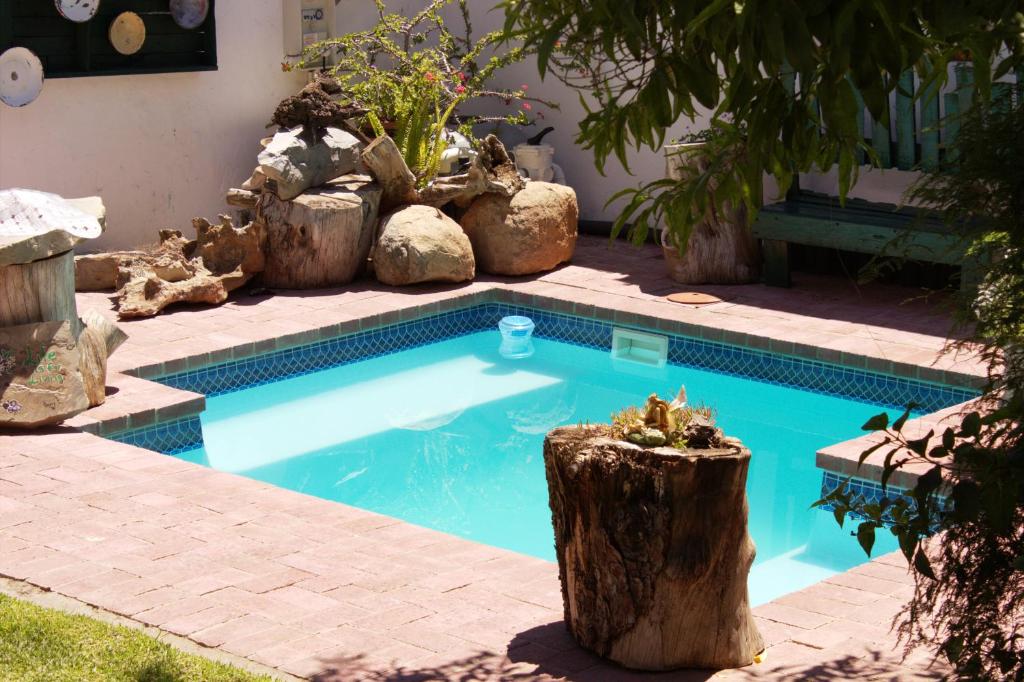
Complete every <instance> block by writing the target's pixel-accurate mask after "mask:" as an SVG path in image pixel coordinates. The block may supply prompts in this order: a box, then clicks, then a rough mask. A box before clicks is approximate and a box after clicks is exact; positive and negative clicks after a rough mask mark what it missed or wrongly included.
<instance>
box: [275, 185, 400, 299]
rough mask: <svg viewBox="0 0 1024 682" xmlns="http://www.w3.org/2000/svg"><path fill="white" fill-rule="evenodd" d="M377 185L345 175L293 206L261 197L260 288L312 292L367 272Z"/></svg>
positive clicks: (311, 191) (372, 236)
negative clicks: (262, 245)
mask: <svg viewBox="0 0 1024 682" xmlns="http://www.w3.org/2000/svg"><path fill="white" fill-rule="evenodd" d="M380 196H381V190H380V185H378V184H377V183H375V182H373V181H372V180H371V178H370V177H369V176H366V175H345V176H342V177H340V178H336V179H335V180H332V181H330V182H329V183H327V184H326V185H324V186H323V187H319V188H317V189H311V190H309V191H307V192H304V193H303V194H302V195H300V196H298V197H296V198H294V199H292V200H291V201H282V200H280V199H278V198H276V197H275V196H274V195H273V194H264V195H262V198H261V199H260V202H259V204H258V206H257V213H256V222H257V223H259V224H260V225H261V226H262V228H263V231H264V233H265V235H266V240H267V241H266V254H267V264H266V268H264V270H263V284H264V286H267V287H272V288H281V289H314V288H317V287H330V286H338V285H341V284H348V283H349V282H351V281H352V280H353V278H355V276H356V275H357V274H359V273H360V272H362V271H363V270H364V269H365V267H366V260H367V258H369V256H370V249H371V248H372V247H373V238H374V234H375V232H376V230H377V208H378V206H379V204H380Z"/></svg>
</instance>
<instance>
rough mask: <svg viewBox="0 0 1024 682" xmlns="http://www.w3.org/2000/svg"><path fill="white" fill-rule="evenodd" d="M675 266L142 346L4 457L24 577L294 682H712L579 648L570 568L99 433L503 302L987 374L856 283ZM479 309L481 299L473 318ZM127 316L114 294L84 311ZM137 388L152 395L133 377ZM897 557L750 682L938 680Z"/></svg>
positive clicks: (454, 292)
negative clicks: (627, 664)
mask: <svg viewBox="0 0 1024 682" xmlns="http://www.w3.org/2000/svg"><path fill="white" fill-rule="evenodd" d="M659 257H660V256H658V253H657V251H656V250H653V249H643V250H632V249H629V248H628V247H622V246H619V247H616V248H615V249H614V250H611V249H609V248H608V246H607V242H605V241H604V240H600V239H594V238H584V239H582V240H581V243H580V247H579V249H578V251H577V259H576V262H575V263H574V264H573V265H571V266H568V267H565V268H562V269H560V270H557V271H555V272H553V273H549V274H547V275H544V276H542V277H537V278H532V279H528V280H515V281H505V280H500V279H494V278H491V279H481V280H478V281H477V282H475V283H473V284H471V285H466V286H457V287H447V288H415V289H403V290H392V289H388V288H384V287H380V286H377V285H375V284H373V283H372V282H369V281H363V282H357V283H355V284H353V285H352V286H351V287H347V288H346V289H345V290H328V291H317V292H290V293H283V294H278V295H274V296H256V297H240V298H238V299H237V300H233V301H232V302H230V303H228V304H226V305H224V306H221V307H218V308H186V309H183V310H180V311H177V312H171V313H168V314H165V315H161V316H160V317H157V318H154V319H151V320H142V321H135V322H128V323H124V328H125V330H126V331H127V332H128V333H129V334H130V340H129V342H128V343H127V344H125V346H124V347H123V348H122V349H121V350H120V351H119V352H118V353H117V354H116V355H115V356H114V357H113V358H112V359H111V377H110V380H109V381H108V384H109V385H110V397H109V399H108V402H107V404H105V405H103V406H101V407H99V408H96V409H94V410H91V411H90V412H89V413H86V414H85V415H82V416H80V417H78V418H76V419H75V420H73V421H72V422H70V423H69V424H68V425H66V426H63V427H60V428H56V429H52V430H50V431H47V432H45V433H36V434H30V435H0V574H3V575H6V576H9V577H12V578H16V579H19V580H25V581H28V582H30V583H32V584H35V585H39V586H42V587H45V588H49V589H52V590H55V591H57V592H59V593H61V594H64V595H68V596H70V597H73V598H75V599H78V600H81V601H83V602H86V603H89V604H93V605H95V606H97V607H100V608H103V609H106V610H109V611H112V612H115V613H118V614H123V615H126V616H130V617H132V618H134V619H136V620H138V621H141V622H144V623H147V624H151V625H155V626H157V627H159V628H161V629H163V630H166V631H168V632H172V633H175V634H179V635H182V636H185V637H188V638H189V639H191V640H194V641H196V642H199V643H201V644H203V645H206V646H210V647H218V648H220V649H223V650H225V651H228V652H230V653H233V654H236V655H239V656H243V657H246V658H249V659H251V660H253V661H256V662H258V663H261V664H265V665H269V666H271V667H274V668H278V669H280V670H282V671H284V672H287V673H290V674H294V675H298V676H303V677H316V678H317V679H338V680H356V679H368V680H394V679H397V680H419V679H424V680H425V679H531V680H532V679H570V680H617V679H658V680H690V679H700V680H703V679H707V678H709V677H711V676H712V673H711V672H683V673H673V674H663V675H637V674H632V673H627V672H624V671H621V670H618V669H616V668H614V667H611V666H608V665H605V664H603V663H601V662H600V661H599V660H597V659H596V658H594V657H593V656H591V655H589V654H587V653H585V652H583V651H581V650H580V649H579V648H577V647H576V646H575V644H574V643H573V641H572V640H571V638H570V637H569V636H568V634H567V633H566V631H565V629H564V626H563V624H562V622H561V596H560V593H559V589H558V579H557V568H556V566H555V565H554V564H551V563H548V562H544V561H541V560H538V559H533V558H530V557H527V556H524V555H520V554H515V553H512V552H508V551H505V550H501V549H496V548H493V547H489V546H485V545H480V544H476V543H473V542H469V541H466V540H462V539H458V538H455V537H452V536H449V535H445V534H443V533H438V532H435V531H431V530H428V529H424V528H420V527H416V526H412V525H410V524H407V523H404V522H402V521H398V520H396V519H393V518H389V517H384V516H380V515H377V514H373V513H370V512H366V511H362V510H359V509H355V508H352V507H348V506H345V505H342V504H338V503H334V502H328V501H324V500H320V499H317V498H312V497H308V496H305V495H302V494H300V493H295V492H291V491H288V490H283V489H279V488H275V487H273V486H270V485H267V484H264V483H261V482H258V481H254V480H250V479H245V478H241V477H238V476H234V475H231V474H227V473H222V472H217V471H214V470H210V469H206V468H203V467H200V466H197V465H193V464H190V463H187V462H183V461H180V460H177V459H174V458H172V457H167V456H164V455H160V454H157V453H153V452H150V451H146V450H141V449H138V448H135V447H132V446H129V445H124V444H120V443H115V442H112V441H108V440H105V439H102V438H99V437H97V436H96V435H93V434H92V433H88V432H85V431H83V429H87V430H89V431H93V432H97V433H108V432H113V431H117V430H123V429H124V428H127V427H135V426H143V425H147V424H151V423H153V422H154V421H156V420H166V419H170V418H173V417H177V416H181V415H184V414H192V413H195V412H196V411H197V410H199V409H201V406H202V404H203V399H202V396H197V395H195V394H189V393H186V392H183V391H177V390H175V389H171V388H167V387H164V386H161V385H159V384H155V383H153V382H150V381H146V380H145V379H143V378H139V376H155V375H157V374H159V373H163V372H169V371H175V370H180V369H184V368H187V367H194V366H201V365H203V364H207V363H210V362H216V361H221V360H226V359H230V358H232V357H244V356H247V355H251V354H253V353H258V352H265V351H267V350H271V349H274V348H279V347H285V346H288V345H296V344H299V343H304V342H309V341H312V340H316V339H319V338H326V337H330V336H334V335H337V334H339V333H345V332H350V331H355V330H357V329H361V328H370V327H373V326H377V325H380V324H383V323H388V322H393V321H397V320H401V319H411V318H413V317H416V316H418V315H422V314H424V313H428V312H435V311H437V310H441V309H447V308H449V307H454V306H457V305H462V304H465V303H466V302H467V301H468V300H473V299H476V298H477V297H485V298H486V297H492V298H493V297H499V298H501V299H502V300H509V301H513V302H517V303H526V304H531V305H542V306H544V307H551V308H552V309H556V310H568V311H573V312H577V313H579V314H583V315H595V314H596V315H602V316H606V317H611V318H612V319H614V320H615V321H617V322H622V323H632V324H642V325H645V326H654V327H657V328H661V329H666V330H670V331H676V332H682V333H689V334H692V335H698V336H700V335H703V336H705V337H707V338H712V339H715V340H725V341H729V342H739V343H744V344H746V345H750V346H754V347H759V348H770V349H772V350H778V351H782V352H787V353H791V354H796V355H802V356H806V357H816V358H820V359H825V360H832V361H841V362H843V363H844V364H852V365H854V366H861V367H869V368H871V369H879V370H884V371H890V372H895V373H900V374H905V375H910V376H918V377H921V378H926V379H945V380H949V381H954V382H957V383H961V384H965V383H971V382H976V378H977V377H979V376H981V373H982V367H981V366H980V365H979V363H978V362H977V361H976V360H974V359H972V358H970V357H968V356H966V355H964V354H962V353H961V354H946V355H941V356H940V355H939V354H940V351H941V350H942V349H943V347H944V345H945V343H946V337H947V335H948V332H949V331H950V329H949V322H948V319H949V318H948V315H947V313H946V310H945V308H944V303H943V301H941V300H940V301H923V300H916V301H913V302H908V303H902V302H903V300H904V299H906V298H907V297H908V295H913V293H914V292H908V291H907V290H905V289H897V288H891V287H884V286H871V287H864V288H861V289H856V288H855V287H854V286H853V285H852V284H851V283H849V282H847V281H844V280H840V279H833V278H822V277H804V278H800V279H797V287H796V288H795V289H793V290H789V291H786V290H778V289H774V290H773V289H768V288H765V287H762V286H747V287H703V288H701V289H703V290H707V291H713V292H714V293H717V294H719V295H721V296H722V297H723V298H725V299H726V300H725V301H724V302H723V303H720V304H716V305H714V306H709V307H705V308H692V307H686V306H680V305H678V304H673V303H668V302H666V301H664V299H663V295H664V294H666V293H668V292H669V291H672V290H676V289H677V288H678V287H676V286H674V285H673V284H672V283H671V282H670V281H668V280H667V279H666V278H665V277H664V276H663V274H662V273H663V272H664V269H663V265H662V264H661V263H660V262H658V258H659ZM467 297H469V298H467ZM90 307H96V308H100V309H101V310H103V311H109V310H110V304H109V302H108V300H107V298H106V297H105V296H104V295H101V294H85V295H80V297H79V309H80V310H81V311H84V310H87V309H88V308H90ZM128 372H131V373H132V374H137V375H139V376H131V375H129V374H128ZM910 585H911V582H910V578H909V576H908V575H907V573H906V570H905V568H904V566H903V561H902V559H901V558H899V557H897V556H893V555H889V556H884V557H881V558H879V559H876V560H875V561H873V562H870V563H868V564H865V565H863V566H860V567H858V568H855V569H853V570H851V571H849V572H847V573H844V574H840V575H837V576H835V577H833V578H830V579H829V580H827V581H825V582H823V583H819V584H817V585H813V586H811V587H809V588H807V589H805V590H802V591H800V592H796V593H793V594H790V595H787V596H785V597H782V598H780V599H778V600H776V601H774V602H772V603H769V604H766V605H764V606H761V607H759V608H757V609H755V613H756V615H757V618H758V623H759V625H760V627H761V630H762V633H763V634H764V635H765V637H766V639H767V640H768V643H769V649H768V652H767V660H766V662H765V663H763V664H761V665H758V666H753V667H751V668H747V669H743V670H735V671H721V672H718V673H717V674H716V675H715V676H716V677H723V678H728V679H736V678H747V677H768V678H785V679H835V678H858V679H878V680H882V679H885V680H888V679H932V678H935V677H937V676H938V673H937V672H936V671H935V670H931V669H929V668H928V663H929V661H930V656H929V655H928V653H927V652H914V653H913V654H912V655H910V656H909V657H908V658H907V659H906V660H905V661H902V660H901V658H900V656H899V654H898V652H895V651H893V648H892V647H893V641H894V637H893V636H892V635H891V634H890V633H889V625H890V622H891V619H892V618H893V616H894V615H895V614H896V613H897V612H898V611H899V609H900V606H901V604H902V601H903V600H904V599H905V598H906V597H907V596H908V595H909V594H910V589H911V587H910Z"/></svg>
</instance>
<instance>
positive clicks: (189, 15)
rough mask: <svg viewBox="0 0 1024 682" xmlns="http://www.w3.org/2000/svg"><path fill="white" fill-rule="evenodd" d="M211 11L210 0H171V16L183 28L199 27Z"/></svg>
mask: <svg viewBox="0 0 1024 682" xmlns="http://www.w3.org/2000/svg"><path fill="white" fill-rule="evenodd" d="M209 11H210V3H209V0H171V17H172V18H173V19H174V23H176V24H177V25H178V26H181V27H182V28H189V29H191V28H199V26H201V25H202V23H203V22H204V21H206V14H207V13H208V12H209Z"/></svg>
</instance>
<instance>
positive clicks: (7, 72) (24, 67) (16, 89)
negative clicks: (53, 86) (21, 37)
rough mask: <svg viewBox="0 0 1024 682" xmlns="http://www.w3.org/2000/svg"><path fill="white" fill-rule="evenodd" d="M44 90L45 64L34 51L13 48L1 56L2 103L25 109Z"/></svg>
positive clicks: (0, 90) (0, 92) (0, 94)
mask: <svg viewBox="0 0 1024 682" xmlns="http://www.w3.org/2000/svg"><path fill="white" fill-rule="evenodd" d="M42 90H43V63H42V62H41V61H39V57H37V56H36V55H35V53H34V52H32V50H30V49H28V48H25V47H12V48H11V49H9V50H7V51H6V52H4V53H3V54H0V102H3V103H4V104H7V105H9V106H12V107H23V106H25V105H26V104H29V103H31V102H32V101H33V100H34V99H35V98H36V97H39V93H40V92H42Z"/></svg>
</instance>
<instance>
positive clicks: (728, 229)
mask: <svg viewBox="0 0 1024 682" xmlns="http://www.w3.org/2000/svg"><path fill="white" fill-rule="evenodd" d="M702 147H703V145H702V144H700V143H693V144H678V145H669V146H668V147H667V148H666V171H667V174H668V177H669V178H672V179H674V180H681V179H683V178H684V177H688V176H689V174H691V173H693V172H702V171H703V170H705V169H706V168H707V166H708V164H709V163H710V159H708V158H707V156H706V155H704V154H702V153H701V150H702ZM711 192H712V193H714V189H712V190H711ZM747 223H748V219H747V211H746V210H745V209H744V208H743V207H742V206H738V207H727V208H726V210H725V211H724V212H719V211H717V210H716V209H715V208H714V201H713V200H712V201H711V204H710V205H709V209H708V212H707V214H706V216H705V218H704V220H703V221H701V223H700V224H698V225H696V226H695V227H694V228H693V232H692V233H691V234H690V238H689V241H688V242H687V243H686V249H685V250H684V252H683V253H682V254H680V253H679V246H678V245H677V244H675V243H674V242H673V241H672V240H671V239H670V238H668V237H667V234H666V232H665V231H662V239H661V243H662V251H663V252H664V254H665V261H666V262H667V263H668V269H669V277H671V278H672V279H673V280H675V281H676V282H679V283H681V284H747V283H750V282H756V281H757V280H758V279H759V278H760V276H761V252H760V249H759V248H758V245H757V239H756V238H755V237H754V235H753V233H752V232H751V231H750V227H749V225H748V224H747Z"/></svg>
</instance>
